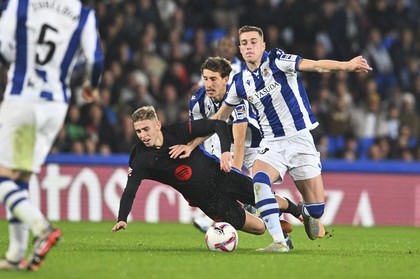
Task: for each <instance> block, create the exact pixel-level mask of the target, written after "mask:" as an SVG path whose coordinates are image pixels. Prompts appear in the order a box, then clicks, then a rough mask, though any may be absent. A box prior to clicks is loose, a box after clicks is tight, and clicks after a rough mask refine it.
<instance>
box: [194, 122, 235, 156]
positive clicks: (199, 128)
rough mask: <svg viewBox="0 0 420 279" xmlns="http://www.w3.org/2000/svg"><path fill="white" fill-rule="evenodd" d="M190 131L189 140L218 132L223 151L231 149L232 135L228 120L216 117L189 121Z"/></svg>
mask: <svg viewBox="0 0 420 279" xmlns="http://www.w3.org/2000/svg"><path fill="white" fill-rule="evenodd" d="M188 132H189V139H188V141H190V140H192V139H195V138H197V137H203V136H207V135H211V134H213V133H216V134H217V135H218V136H219V139H220V147H221V152H222V153H223V152H226V151H230V144H231V137H230V133H229V128H228V125H227V123H226V121H222V120H214V119H200V120H195V121H189V123H188Z"/></svg>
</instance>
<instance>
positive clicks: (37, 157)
mask: <svg viewBox="0 0 420 279" xmlns="http://www.w3.org/2000/svg"><path fill="white" fill-rule="evenodd" d="M67 107H68V106H67V104H65V103H57V102H48V101H45V102H32V103H29V102H19V101H14V100H13V101H9V100H4V101H3V102H2V103H1V104H0V165H2V166H4V167H6V168H9V169H13V170H22V171H29V172H34V173H38V172H39V171H40V170H41V166H42V164H44V162H45V159H46V157H47V155H48V153H49V151H50V149H51V146H52V145H53V143H54V140H55V138H56V136H57V134H58V132H59V131H60V129H61V127H62V125H63V123H64V120H65V117H66V113H67Z"/></svg>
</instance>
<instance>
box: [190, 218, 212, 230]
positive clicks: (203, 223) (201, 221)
mask: <svg viewBox="0 0 420 279" xmlns="http://www.w3.org/2000/svg"><path fill="white" fill-rule="evenodd" d="M194 223H195V224H196V225H197V226H199V227H200V229H202V230H203V231H207V230H208V229H209V228H210V227H211V226H212V225H213V224H214V221H213V219H211V218H210V217H209V216H207V215H203V216H200V217H197V218H195V219H194Z"/></svg>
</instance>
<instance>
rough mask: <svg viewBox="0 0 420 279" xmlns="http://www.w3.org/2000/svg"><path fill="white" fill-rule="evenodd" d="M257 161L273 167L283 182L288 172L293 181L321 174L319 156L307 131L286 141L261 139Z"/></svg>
mask: <svg viewBox="0 0 420 279" xmlns="http://www.w3.org/2000/svg"><path fill="white" fill-rule="evenodd" d="M257 160H260V161H263V162H265V163H268V164H270V165H271V166H272V167H274V168H275V169H276V170H277V171H278V172H279V174H280V179H279V181H278V182H281V181H283V179H284V176H285V174H286V172H289V174H290V176H291V177H292V179H293V180H294V181H299V180H305V179H310V178H314V177H316V176H318V175H320V174H321V170H322V165H321V159H320V154H319V152H318V151H317V150H316V148H315V144H314V140H313V138H312V135H311V133H310V132H309V131H308V130H305V131H302V132H300V133H298V134H296V135H294V136H292V137H289V138H286V139H274V140H271V139H270V140H266V139H263V140H262V142H261V145H260V153H259V154H258V156H257ZM274 182H276V181H274Z"/></svg>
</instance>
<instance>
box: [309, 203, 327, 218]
mask: <svg viewBox="0 0 420 279" xmlns="http://www.w3.org/2000/svg"><path fill="white" fill-rule="evenodd" d="M324 208H325V203H311V204H305V209H306V211H307V213H308V214H309V215H310V216H311V217H313V218H316V219H319V218H321V216H322V215H323V214H324Z"/></svg>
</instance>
